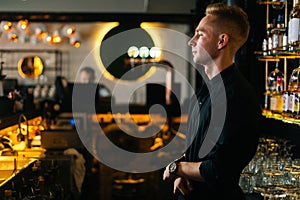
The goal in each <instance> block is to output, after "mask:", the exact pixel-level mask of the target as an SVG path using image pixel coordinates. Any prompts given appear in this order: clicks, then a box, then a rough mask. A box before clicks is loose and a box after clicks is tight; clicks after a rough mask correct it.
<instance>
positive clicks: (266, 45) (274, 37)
mask: <svg viewBox="0 0 300 200" xmlns="http://www.w3.org/2000/svg"><path fill="white" fill-rule="evenodd" d="M266 35H267V36H266V38H265V39H264V40H263V44H262V50H263V55H271V54H274V53H276V52H277V51H278V50H286V48H287V42H288V39H287V38H288V37H287V31H286V28H285V24H284V18H283V15H281V14H279V15H278V17H277V20H276V19H274V20H273V23H269V24H267V34H266Z"/></svg>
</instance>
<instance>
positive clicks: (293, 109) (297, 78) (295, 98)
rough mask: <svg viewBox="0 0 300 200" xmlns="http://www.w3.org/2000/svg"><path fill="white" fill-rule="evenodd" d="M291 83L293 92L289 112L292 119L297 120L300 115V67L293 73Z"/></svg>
mask: <svg viewBox="0 0 300 200" xmlns="http://www.w3.org/2000/svg"><path fill="white" fill-rule="evenodd" d="M290 82H291V84H292V85H293V91H292V93H291V95H290V106H289V112H290V113H291V117H293V118H296V117H297V115H298V113H299V93H298V91H299V83H300V66H299V67H297V68H296V69H294V70H293V71H292V74H291V77H290Z"/></svg>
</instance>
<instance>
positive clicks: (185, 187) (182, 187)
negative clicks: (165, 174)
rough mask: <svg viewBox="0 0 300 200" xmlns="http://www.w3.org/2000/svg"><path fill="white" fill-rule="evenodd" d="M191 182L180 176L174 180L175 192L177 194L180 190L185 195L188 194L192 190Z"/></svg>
mask: <svg viewBox="0 0 300 200" xmlns="http://www.w3.org/2000/svg"><path fill="white" fill-rule="evenodd" d="M192 189H193V188H192V185H191V182H190V181H189V180H187V179H184V178H182V177H178V178H176V179H175V181H174V187H173V193H174V194H176V192H177V191H179V192H180V193H181V194H183V195H184V196H186V195H188V194H189V193H190V192H191V190H192Z"/></svg>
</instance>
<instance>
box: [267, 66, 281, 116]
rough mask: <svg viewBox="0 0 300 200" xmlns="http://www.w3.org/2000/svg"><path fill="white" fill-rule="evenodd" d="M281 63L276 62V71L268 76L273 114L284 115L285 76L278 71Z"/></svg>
mask: <svg viewBox="0 0 300 200" xmlns="http://www.w3.org/2000/svg"><path fill="white" fill-rule="evenodd" d="M278 65H279V62H276V67H275V69H274V70H273V71H272V72H271V73H270V74H269V76H268V86H269V90H270V92H271V95H270V110H271V111H272V112H273V113H282V108H283V94H282V92H283V82H284V81H283V80H284V75H283V73H282V72H281V71H280V70H279V69H278Z"/></svg>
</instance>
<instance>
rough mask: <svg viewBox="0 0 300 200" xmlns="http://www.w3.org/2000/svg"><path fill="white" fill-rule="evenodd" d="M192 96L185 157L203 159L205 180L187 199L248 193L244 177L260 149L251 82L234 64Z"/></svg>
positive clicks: (258, 113)
mask: <svg viewBox="0 0 300 200" xmlns="http://www.w3.org/2000/svg"><path fill="white" fill-rule="evenodd" d="M204 79H205V81H203V83H204V84H203V85H202V87H201V88H200V89H199V91H197V95H196V98H194V99H192V100H191V105H190V110H189V119H188V133H187V151H186V161H190V162H199V161H201V162H202V164H201V166H200V169H199V170H200V174H201V176H202V177H203V178H204V180H205V181H204V182H193V187H194V190H193V192H192V193H191V195H190V196H189V197H186V198H185V199H201V200H206V199H207V200H208V199H209V200H214V199H231V200H240V199H243V193H242V191H241V189H240V188H239V185H238V183H239V177H240V173H241V172H242V170H243V169H244V167H245V166H246V165H247V164H248V163H249V161H250V160H251V159H252V157H253V156H254V154H255V152H256V148H257V143H258V137H259V134H260V128H261V126H260V123H261V109H260V104H259V102H258V100H257V98H256V94H255V92H254V91H253V89H252V87H251V86H250V85H249V83H248V82H247V80H246V79H245V78H244V77H243V76H242V74H241V73H240V72H239V71H238V69H236V67H235V66H234V65H232V66H230V67H228V68H226V69H225V70H223V71H222V72H221V73H220V74H219V75H217V76H215V77H214V78H213V79H211V80H208V79H207V78H205V77H204Z"/></svg>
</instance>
